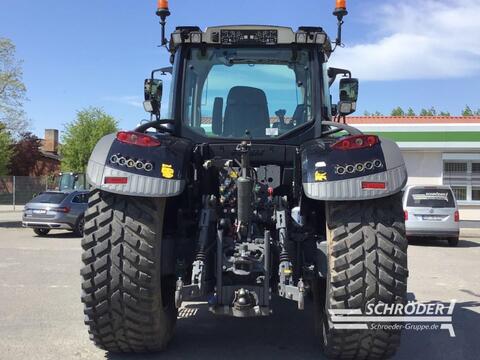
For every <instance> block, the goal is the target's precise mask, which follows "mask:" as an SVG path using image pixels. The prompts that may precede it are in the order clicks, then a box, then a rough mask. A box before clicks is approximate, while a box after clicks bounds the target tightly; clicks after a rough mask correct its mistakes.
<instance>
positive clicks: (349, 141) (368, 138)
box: [330, 135, 380, 150]
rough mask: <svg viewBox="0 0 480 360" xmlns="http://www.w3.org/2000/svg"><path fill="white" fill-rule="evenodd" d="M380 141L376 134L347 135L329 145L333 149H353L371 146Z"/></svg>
mask: <svg viewBox="0 0 480 360" xmlns="http://www.w3.org/2000/svg"><path fill="white" fill-rule="evenodd" d="M378 143H380V139H379V138H378V136H376V135H354V136H348V137H345V138H343V139H341V140H340V141H337V142H336V143H335V144H333V145H332V146H330V147H331V148H332V149H335V150H354V149H363V148H368V147H372V146H374V145H376V144H378Z"/></svg>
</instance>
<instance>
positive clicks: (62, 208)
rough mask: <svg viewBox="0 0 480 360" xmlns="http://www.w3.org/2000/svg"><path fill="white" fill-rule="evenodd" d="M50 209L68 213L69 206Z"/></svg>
mask: <svg viewBox="0 0 480 360" xmlns="http://www.w3.org/2000/svg"><path fill="white" fill-rule="evenodd" d="M50 211H55V212H61V213H65V214H68V213H69V212H70V208H69V207H60V208H53V209H50Z"/></svg>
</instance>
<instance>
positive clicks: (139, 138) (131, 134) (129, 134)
mask: <svg viewBox="0 0 480 360" xmlns="http://www.w3.org/2000/svg"><path fill="white" fill-rule="evenodd" d="M117 140H118V141H121V142H123V143H126V144H131V145H138V146H144V147H154V146H160V141H159V140H158V139H156V138H154V137H153V136H150V135H146V134H142V133H138V132H135V131H120V132H118V133H117Z"/></svg>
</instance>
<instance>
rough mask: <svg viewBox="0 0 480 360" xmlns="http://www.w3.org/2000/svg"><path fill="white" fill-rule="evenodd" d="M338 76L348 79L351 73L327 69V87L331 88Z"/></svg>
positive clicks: (344, 70) (343, 70) (337, 69)
mask: <svg viewBox="0 0 480 360" xmlns="http://www.w3.org/2000/svg"><path fill="white" fill-rule="evenodd" d="M338 75H343V76H348V77H349V78H352V72H351V71H350V70H346V69H339V68H328V79H329V80H328V86H332V84H333V83H334V82H335V80H336V79H337V76H338Z"/></svg>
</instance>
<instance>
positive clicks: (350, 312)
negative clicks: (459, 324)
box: [328, 300, 456, 337]
mask: <svg viewBox="0 0 480 360" xmlns="http://www.w3.org/2000/svg"><path fill="white" fill-rule="evenodd" d="M455 303H456V300H452V301H450V303H448V305H447V304H444V303H428V304H424V303H419V302H415V301H409V302H408V303H406V304H383V303H378V304H367V306H366V308H365V312H362V310H361V309H329V310H328V311H329V313H330V315H331V321H332V323H333V327H334V328H335V329H364V330H368V329H370V330H401V329H405V330H415V331H422V330H443V329H445V330H448V331H449V334H450V336H451V337H455V331H454V330H453V325H452V314H453V310H454V308H455Z"/></svg>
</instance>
